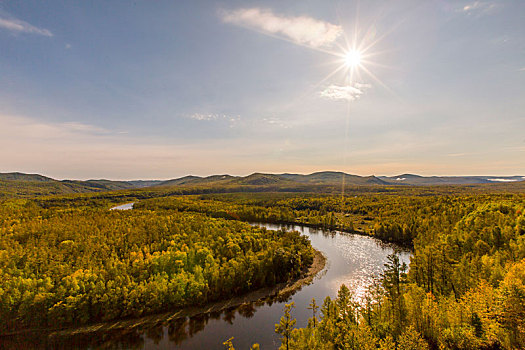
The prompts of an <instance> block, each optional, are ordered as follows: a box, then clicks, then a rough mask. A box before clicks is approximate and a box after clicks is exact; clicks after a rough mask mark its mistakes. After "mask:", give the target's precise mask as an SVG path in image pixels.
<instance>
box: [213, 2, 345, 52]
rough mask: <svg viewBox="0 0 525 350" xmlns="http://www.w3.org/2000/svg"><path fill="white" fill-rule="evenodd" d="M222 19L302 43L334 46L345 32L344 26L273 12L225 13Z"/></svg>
mask: <svg viewBox="0 0 525 350" xmlns="http://www.w3.org/2000/svg"><path fill="white" fill-rule="evenodd" d="M221 16H222V20H223V21H224V22H226V23H232V24H235V25H239V26H244V27H248V28H251V29H255V30H259V31H262V32H264V33H268V34H274V35H282V36H284V37H285V38H286V39H290V40H292V41H294V42H296V43H298V44H304V45H309V46H313V47H322V46H330V45H331V44H333V43H334V42H335V41H336V40H337V38H338V37H339V36H340V35H341V34H342V33H343V28H342V27H341V26H338V25H335V24H331V23H329V22H324V21H320V20H317V19H315V18H311V17H307V16H299V17H285V16H280V15H276V14H274V13H273V12H272V11H271V10H267V9H260V8H250V9H238V10H232V11H226V10H225V11H222V13H221Z"/></svg>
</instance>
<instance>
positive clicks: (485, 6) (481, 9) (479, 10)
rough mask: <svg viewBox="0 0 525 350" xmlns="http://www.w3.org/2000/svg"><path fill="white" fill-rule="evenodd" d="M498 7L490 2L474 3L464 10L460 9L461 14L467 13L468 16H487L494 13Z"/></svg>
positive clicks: (466, 6)
mask: <svg viewBox="0 0 525 350" xmlns="http://www.w3.org/2000/svg"><path fill="white" fill-rule="evenodd" d="M497 7H498V5H497V4H496V3H494V2H490V1H473V2H471V3H469V4H467V5H465V6H463V7H462V8H460V9H458V11H459V12H463V13H466V14H467V15H477V16H481V15H487V14H489V13H491V12H493V11H494V10H495V9H496V8H497Z"/></svg>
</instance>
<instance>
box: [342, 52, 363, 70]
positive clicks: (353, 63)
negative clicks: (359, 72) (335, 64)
mask: <svg viewBox="0 0 525 350" xmlns="http://www.w3.org/2000/svg"><path fill="white" fill-rule="evenodd" d="M360 64H361V52H359V51H358V50H348V51H347V52H346V53H345V65H346V66H347V67H349V68H356V67H358V66H359V65H360Z"/></svg>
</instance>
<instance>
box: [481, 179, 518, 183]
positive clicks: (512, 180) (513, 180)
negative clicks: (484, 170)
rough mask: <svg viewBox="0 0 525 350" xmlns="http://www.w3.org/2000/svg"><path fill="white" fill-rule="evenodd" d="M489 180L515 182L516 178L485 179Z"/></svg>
mask: <svg viewBox="0 0 525 350" xmlns="http://www.w3.org/2000/svg"><path fill="white" fill-rule="evenodd" d="M487 180H489V181H495V182H516V181H518V180H516V179H487Z"/></svg>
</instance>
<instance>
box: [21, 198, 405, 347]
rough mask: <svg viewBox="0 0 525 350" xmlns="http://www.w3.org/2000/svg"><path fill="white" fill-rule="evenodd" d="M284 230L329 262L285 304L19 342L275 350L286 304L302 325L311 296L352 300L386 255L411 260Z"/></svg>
mask: <svg viewBox="0 0 525 350" xmlns="http://www.w3.org/2000/svg"><path fill="white" fill-rule="evenodd" d="M128 206H129V207H126V208H123V207H120V208H118V209H128V208H129V209H130V208H131V205H130V204H128ZM115 209H117V208H115ZM254 225H255V224H254ZM259 225H260V226H264V227H266V228H269V229H279V228H281V226H280V225H272V224H259ZM287 229H294V230H298V231H300V232H301V233H302V234H304V235H306V236H308V237H309V238H310V240H311V242H312V245H313V247H314V248H316V249H317V250H319V251H321V252H322V253H323V254H324V255H325V256H326V257H327V263H326V266H325V268H324V270H323V271H321V272H320V273H319V274H318V275H317V276H316V277H315V279H314V280H313V283H311V284H310V285H307V286H303V287H302V289H300V290H299V291H297V292H296V293H295V294H294V295H293V296H291V297H290V298H289V299H288V300H286V301H270V302H264V303H263V302H260V303H253V304H249V305H243V306H242V307H238V308H232V309H230V310H227V311H223V312H217V313H214V314H202V315H199V316H196V317H192V318H186V319H182V320H181V319H179V320H172V321H169V322H160V323H158V324H156V325H149V326H144V325H142V326H139V327H133V328H131V329H126V330H115V331H104V332H95V333H89V334H78V335H71V334H69V335H68V336H67V337H65V336H57V335H51V336H44V338H45V339H43V337H42V335H40V336H36V335H35V338H34V339H33V340H31V339H32V338H33V336H28V337H27V338H25V339H24V341H23V343H26V342H27V343H26V344H27V345H31V344H33V345H35V344H38V345H45V347H48V348H79V349H82V348H84V349H88V348H99V347H103V348H134V349H173V348H176V349H210V350H211V349H224V348H225V346H224V345H222V343H223V342H224V341H225V340H227V339H229V338H231V337H234V339H233V342H234V345H235V347H236V348H237V349H249V348H250V346H251V345H252V344H253V343H259V344H260V345H261V349H276V348H278V346H279V344H280V340H279V336H278V335H277V334H276V333H275V331H274V329H275V323H277V322H279V319H280V317H281V316H282V310H283V307H284V304H285V303H289V302H291V301H294V302H295V309H294V310H293V317H295V318H296V319H297V325H296V326H297V327H304V326H306V324H307V320H308V318H309V317H311V311H310V310H308V309H307V307H308V304H309V303H310V301H311V300H312V298H315V299H316V301H317V304H318V305H321V304H322V302H323V300H324V298H325V297H326V296H330V297H335V296H336V294H337V290H338V289H339V286H340V285H341V284H343V283H344V284H346V285H347V286H348V287H349V288H350V289H351V290H352V291H353V292H354V293H355V297H356V298H357V299H360V298H362V297H363V295H364V292H365V290H366V288H367V286H369V285H370V284H371V283H372V281H373V279H374V278H375V277H377V276H378V275H379V274H380V273H381V272H382V270H383V264H384V263H386V261H387V255H388V254H390V253H391V252H392V251H393V250H394V249H396V250H399V251H400V258H401V261H403V262H406V263H407V264H408V262H409V258H410V252H409V251H407V250H402V249H400V248H399V247H397V246H395V245H392V244H385V243H383V242H381V241H379V240H377V239H374V238H371V237H367V236H361V235H357V234H347V233H338V232H329V231H323V230H316V229H313V228H309V227H302V226H287ZM26 336H27V335H26ZM12 340H14V339H12ZM19 340H20V339H19ZM14 341H15V342H16V340H14ZM28 343H29V344H28ZM18 345H20V343H18Z"/></svg>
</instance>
